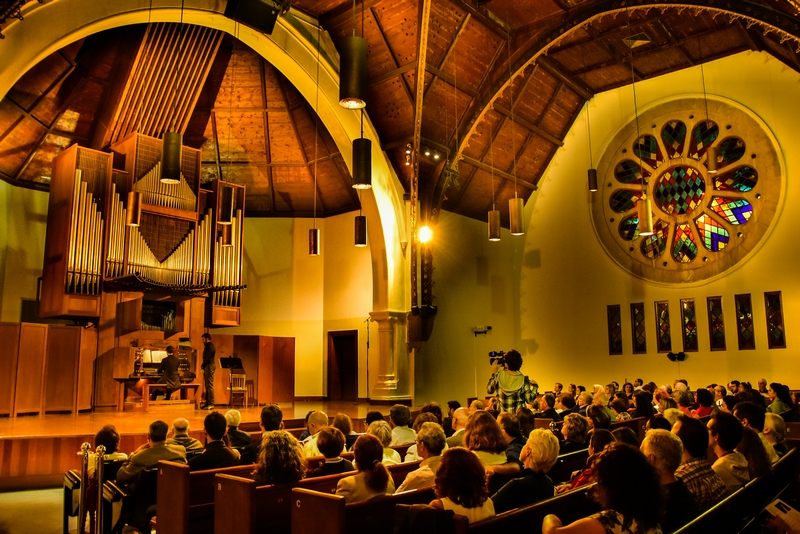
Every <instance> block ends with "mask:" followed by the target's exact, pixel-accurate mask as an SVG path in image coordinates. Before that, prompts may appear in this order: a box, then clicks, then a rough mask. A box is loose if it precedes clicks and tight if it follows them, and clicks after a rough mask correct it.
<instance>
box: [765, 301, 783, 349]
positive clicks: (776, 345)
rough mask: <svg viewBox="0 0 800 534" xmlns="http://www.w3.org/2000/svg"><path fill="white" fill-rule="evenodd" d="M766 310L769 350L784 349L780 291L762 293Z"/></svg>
mask: <svg viewBox="0 0 800 534" xmlns="http://www.w3.org/2000/svg"><path fill="white" fill-rule="evenodd" d="M764 304H765V307H766V310H767V343H768V345H769V348H771V349H785V348H786V331H785V330H784V327H783V305H782V304H781V292H780V291H768V292H766V293H764Z"/></svg>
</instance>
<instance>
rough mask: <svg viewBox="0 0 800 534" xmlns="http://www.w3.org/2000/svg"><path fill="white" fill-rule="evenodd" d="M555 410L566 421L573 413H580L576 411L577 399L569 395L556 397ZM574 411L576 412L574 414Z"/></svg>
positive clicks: (564, 394) (563, 394)
mask: <svg viewBox="0 0 800 534" xmlns="http://www.w3.org/2000/svg"><path fill="white" fill-rule="evenodd" d="M555 408H556V412H558V415H559V416H560V417H561V419H564V418H565V417H566V416H568V415H569V414H571V413H578V411H577V410H576V409H575V397H573V396H572V395H570V394H569V393H562V394H561V395H559V396H557V397H556V406H555ZM573 410H575V411H574V412H573Z"/></svg>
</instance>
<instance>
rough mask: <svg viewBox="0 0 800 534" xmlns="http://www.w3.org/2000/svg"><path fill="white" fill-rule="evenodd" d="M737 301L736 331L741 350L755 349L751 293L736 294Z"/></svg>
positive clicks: (735, 299)
mask: <svg viewBox="0 0 800 534" xmlns="http://www.w3.org/2000/svg"><path fill="white" fill-rule="evenodd" d="M733 299H734V301H735V302H736V333H737V335H738V337H739V350H755V348H756V335H755V330H754V328H753V303H752V302H751V301H750V294H749V293H748V294H746V295H734V297H733Z"/></svg>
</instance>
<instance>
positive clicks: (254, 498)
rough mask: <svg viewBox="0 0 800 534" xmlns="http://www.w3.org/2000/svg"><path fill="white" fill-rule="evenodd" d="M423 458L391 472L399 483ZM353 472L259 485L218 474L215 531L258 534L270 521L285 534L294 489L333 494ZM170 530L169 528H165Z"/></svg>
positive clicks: (272, 530)
mask: <svg viewBox="0 0 800 534" xmlns="http://www.w3.org/2000/svg"><path fill="white" fill-rule="evenodd" d="M419 464H420V462H410V463H405V464H397V465H392V466H389V468H388V469H389V473H390V475H391V476H392V479H393V481H394V483H395V487H398V486H399V485H400V484H401V483H402V482H403V480H405V478H406V475H407V474H408V473H410V472H411V471H414V470H415V469H417V468H418V467H419ZM351 475H352V473H343V474H340V475H329V476H324V477H317V478H307V479H303V480H301V481H300V482H297V483H296V484H282V485H268V486H257V485H256V483H255V481H254V480H250V479H246V478H242V477H237V476H231V475H224V474H218V475H217V476H216V477H215V486H214V487H215V489H216V491H215V495H214V533H215V534H255V533H256V532H259V531H260V530H261V527H263V526H264V525H267V524H269V526H270V529H269V530H270V534H286V533H288V532H289V531H290V530H291V518H292V516H291V491H292V489H293V488H303V489H307V490H312V491H317V492H320V493H326V494H333V493H335V492H336V486H337V484H338V483H339V480H340V479H341V478H344V477H346V476H351ZM165 532H169V531H165Z"/></svg>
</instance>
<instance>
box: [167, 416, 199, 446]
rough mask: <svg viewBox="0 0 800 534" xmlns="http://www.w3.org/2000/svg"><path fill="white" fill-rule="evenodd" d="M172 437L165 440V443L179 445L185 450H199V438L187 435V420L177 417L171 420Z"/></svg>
mask: <svg viewBox="0 0 800 534" xmlns="http://www.w3.org/2000/svg"><path fill="white" fill-rule="evenodd" d="M171 433H172V437H170V438H169V439H168V440H167V445H181V446H182V447H183V448H184V449H186V450H187V451H199V450H202V449H203V444H202V443H201V442H200V440H199V439H195V438H193V437H192V436H190V435H189V421H188V419H184V418H183V417H179V418H177V419H175V420H174V421H173V422H172V429H171Z"/></svg>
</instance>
